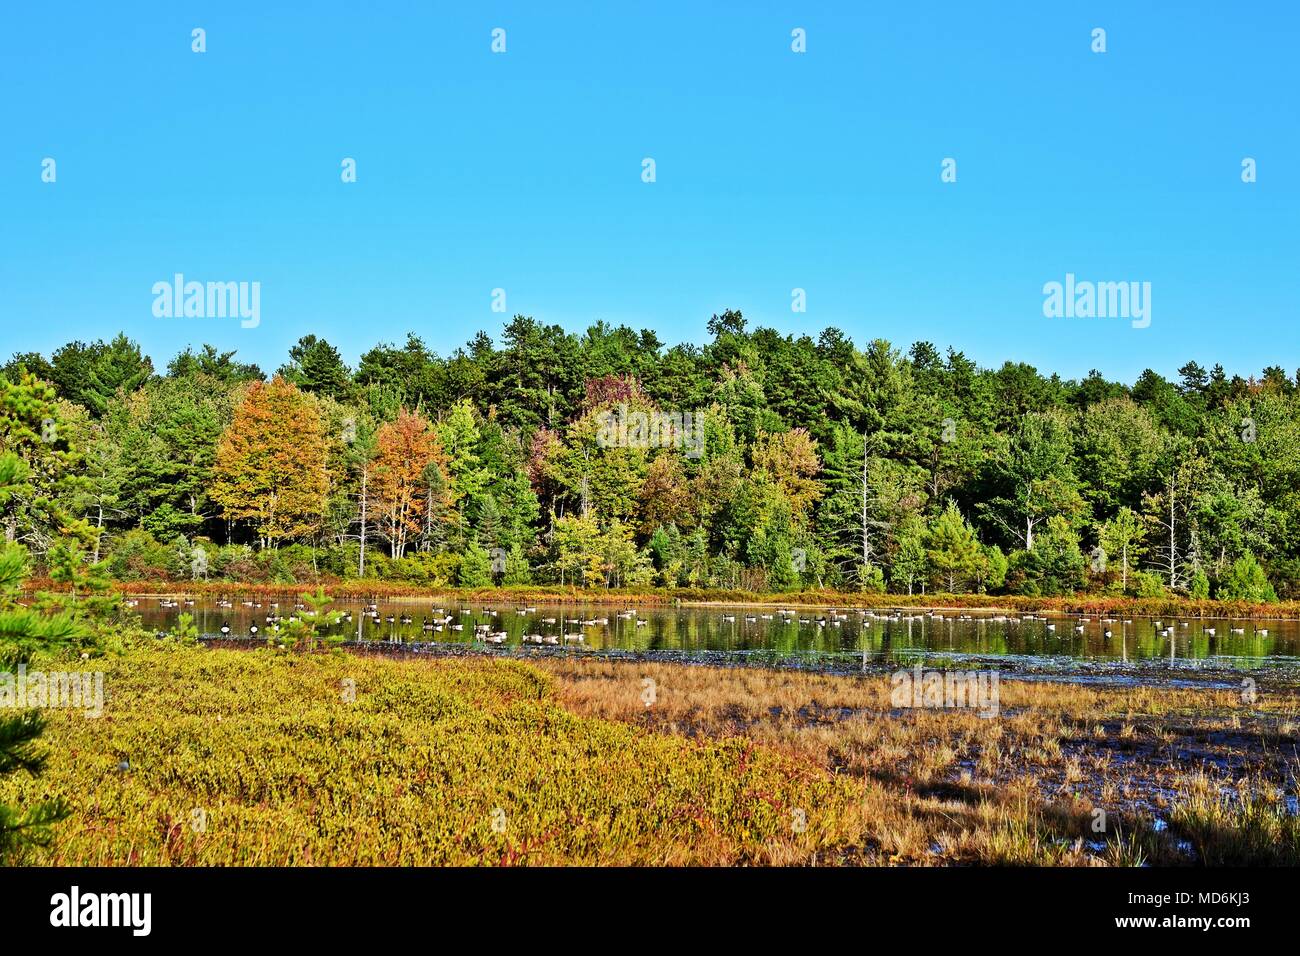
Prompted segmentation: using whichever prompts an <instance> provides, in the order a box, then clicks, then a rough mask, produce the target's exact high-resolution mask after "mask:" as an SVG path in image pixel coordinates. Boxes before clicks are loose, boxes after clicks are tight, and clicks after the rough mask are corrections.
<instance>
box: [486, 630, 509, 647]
mask: <svg viewBox="0 0 1300 956" xmlns="http://www.w3.org/2000/svg"><path fill="white" fill-rule="evenodd" d="M507 636H508V635H507V634H506V632H505V631H493V632H492V633H491V634H489V635H488V636H487V640H488V642H489V643H491V644H504V643H505V642H506V637H507Z"/></svg>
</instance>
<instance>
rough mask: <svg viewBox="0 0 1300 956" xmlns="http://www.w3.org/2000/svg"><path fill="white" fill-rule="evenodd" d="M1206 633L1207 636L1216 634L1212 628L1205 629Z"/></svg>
mask: <svg viewBox="0 0 1300 956" xmlns="http://www.w3.org/2000/svg"><path fill="white" fill-rule="evenodd" d="M1205 633H1206V634H1213V633H1214V628H1212V627H1207V628H1206V629H1205Z"/></svg>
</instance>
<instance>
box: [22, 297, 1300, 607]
mask: <svg viewBox="0 0 1300 956" xmlns="http://www.w3.org/2000/svg"><path fill="white" fill-rule="evenodd" d="M708 328H709V334H710V336H711V337H712V340H711V341H710V342H708V343H707V344H705V345H702V346H695V345H675V346H672V347H668V346H666V345H665V343H663V342H661V341H660V340H659V339H658V337H657V336H656V335H655V333H654V332H651V331H645V330H643V331H640V332H636V331H633V330H632V329H629V328H626V327H618V328H614V327H611V326H609V325H607V324H605V323H598V324H596V325H593V326H592V327H591V328H589V329H588V330H587V331H586V332H585V333H583V334H581V335H578V334H571V333H567V332H565V331H564V330H563V329H561V328H560V327H559V326H555V325H550V326H548V325H543V324H540V323H538V322H536V321H534V320H533V319H531V318H526V317H524V316H516V317H515V318H514V319H513V320H512V321H510V322H509V323H508V324H507V325H506V327H505V329H504V330H503V333H502V335H501V339H500V342H499V344H498V343H494V342H493V340H492V339H491V338H490V337H489V335H487V334H486V333H483V332H480V333H479V334H477V335H476V336H475V337H474V338H473V340H472V341H470V342H469V343H468V344H467V345H466V346H465V347H464V348H460V349H456V350H455V351H454V352H452V353H451V354H450V355H449V356H447V357H440V356H439V355H437V354H434V353H433V352H431V351H430V350H429V349H428V348H426V346H425V345H424V343H423V342H422V341H421V340H420V339H419V338H418V337H417V336H416V335H414V334H412V335H410V336H409V337H408V338H407V340H406V342H405V343H404V344H403V345H400V346H396V345H390V344H380V345H377V346H376V347H374V348H373V349H371V350H370V351H368V352H366V353H365V354H364V355H362V356H361V358H360V361H359V363H358V364H357V366H356V368H349V367H348V365H347V364H346V363H345V362H344V361H343V359H342V358H341V356H340V354H339V352H338V351H337V349H335V348H334V347H333V346H331V345H330V344H329V343H328V342H327V341H325V340H323V339H320V338H317V337H316V336H313V335H309V336H306V337H304V338H302V339H301V340H300V341H299V342H298V344H297V345H296V346H294V347H293V349H291V351H290V353H289V356H288V361H287V362H286V363H285V364H284V365H283V366H282V367H281V368H279V369H278V370H276V371H275V372H274V373H273V374H270V375H267V374H265V373H264V372H263V371H262V370H261V369H259V368H257V367H256V366H253V365H247V364H241V363H240V362H238V361H237V360H236V356H235V353H223V352H220V351H218V350H216V349H214V348H212V347H211V346H204V347H203V348H201V349H200V350H198V351H194V350H192V349H187V350H186V351H185V352H183V353H181V354H180V355H177V356H175V357H174V358H173V359H172V360H171V361H170V362H169V363H168V365H167V367H166V369H165V371H163V372H160V371H159V370H158V369H157V368H156V367H155V366H154V364H153V362H152V361H151V359H150V358H148V357H147V356H145V355H144V354H142V352H141V350H140V348H139V346H138V345H136V344H135V343H133V342H131V341H130V340H128V339H127V338H126V337H125V336H118V337H117V338H115V339H113V340H112V341H110V342H95V343H93V344H86V343H82V342H72V343H69V344H67V345H65V346H63V347H62V348H60V349H58V350H57V351H55V352H54V353H53V354H51V355H50V356H48V357H46V356H42V355H40V354H35V353H29V354H20V355H15V356H14V357H13V358H12V359H11V360H10V361H9V362H8V364H7V365H5V366H4V367H3V369H2V370H0V390H2V391H0V452H12V453H14V454H15V455H16V456H17V457H18V459H19V460H20V462H21V474H20V479H21V480H20V481H18V482H17V484H16V485H15V489H16V490H14V491H13V492H12V493H10V494H8V495H7V496H6V497H5V499H4V500H2V501H0V513H2V518H3V524H4V530H5V537H6V539H7V540H8V541H11V542H12V541H18V542H21V543H23V544H24V545H26V546H27V548H28V550H29V551H30V552H31V553H32V554H33V555H34V556H35V557H36V559H37V560H38V562H40V564H41V566H42V567H43V568H44V569H45V570H46V571H47V572H48V573H49V574H50V575H51V576H52V577H54V578H55V579H58V580H69V581H74V582H75V581H77V580H79V579H81V578H82V577H84V576H86V575H89V574H92V573H93V574H103V575H111V576H112V577H116V578H118V579H122V580H133V579H135V580H138V579H158V578H168V579H173V580H191V579H196V578H206V579H223V578H224V579H230V580H241V581H263V582H277V583H285V584H289V583H295V582H299V581H304V580H311V579H316V578H318V577H325V578H331V577H332V578H340V579H342V578H358V577H361V578H373V579H381V580H393V581H403V582H410V583H412V584H422V585H432V586H447V585H464V586H475V587H482V586H487V585H491V584H506V585H509V584H547V583H562V584H572V585H579V586H585V587H645V586H665V587H700V588H708V587H719V588H744V589H748V590H752V591H787V590H794V589H799V588H810V587H834V588H839V589H843V590H867V591H886V590H887V591H891V592H895V593H903V594H908V593H920V592H922V591H927V592H930V593H933V592H936V591H942V592H954V593H955V592H965V591H985V592H991V593H1014V594H1030V595H1052V594H1068V593H1075V592H1078V591H1089V592H1094V593H1111V594H1120V593H1127V594H1132V595H1137V596H1155V595H1160V594H1167V593H1176V594H1187V595H1191V596H1194V597H1207V596H1213V597H1224V598H1234V599H1244V600H1257V601H1258V600H1274V599H1276V598H1277V597H1278V596H1279V595H1280V596H1281V597H1282V598H1287V599H1291V598H1300V535H1297V531H1298V530H1300V387H1298V385H1300V373H1297V375H1296V376H1295V377H1288V375H1287V374H1286V373H1285V372H1284V371H1283V370H1282V369H1281V368H1279V367H1272V368H1268V369H1265V370H1264V371H1263V373H1262V374H1261V375H1260V376H1259V377H1251V378H1249V379H1243V378H1240V377H1236V376H1234V377H1231V378H1230V377H1228V376H1227V375H1226V374H1225V373H1224V371H1223V369H1222V368H1221V367H1220V366H1217V365H1216V366H1214V367H1213V368H1210V369H1208V370H1207V369H1206V368H1205V367H1203V366H1202V365H1200V364H1198V363H1197V362H1194V361H1189V362H1188V363H1187V364H1186V365H1184V366H1183V367H1182V368H1181V369H1179V370H1178V376H1179V377H1178V379H1177V380H1176V381H1170V380H1168V379H1166V378H1164V377H1162V376H1161V375H1159V374H1157V373H1156V372H1154V371H1150V370H1148V371H1146V372H1144V373H1143V374H1142V375H1141V377H1140V378H1139V379H1138V380H1137V381H1136V382H1135V383H1134V384H1132V385H1127V384H1122V383H1118V382H1112V381H1108V380H1106V379H1105V378H1103V377H1102V376H1101V375H1100V374H1098V373H1097V372H1093V373H1091V374H1089V375H1088V376H1087V377H1086V378H1084V379H1082V380H1079V381H1074V380H1063V379H1061V378H1060V377H1059V376H1057V375H1054V374H1051V375H1044V374H1042V373H1040V372H1039V371H1037V370H1036V369H1034V368H1032V367H1030V366H1028V365H1025V364H1020V363H1015V362H1010V361H1008V362H1006V363H1005V364H1003V365H1002V366H1001V367H1000V368H996V369H993V368H980V367H978V366H977V365H976V364H975V363H974V362H972V361H971V360H970V359H968V358H967V357H966V356H965V355H964V354H962V353H961V352H959V351H955V350H953V349H949V350H948V351H947V352H946V354H945V353H941V352H940V351H939V350H938V349H937V348H936V347H935V346H934V345H932V344H931V343H928V342H917V343H916V344H914V345H912V346H911V348H910V349H908V350H907V352H906V353H903V352H901V351H899V350H898V349H895V348H894V347H892V346H891V345H890V344H889V343H887V342H884V341H881V340H875V341H871V342H868V343H866V344H865V345H862V346H858V345H855V344H854V343H853V342H852V341H850V340H849V338H847V337H846V336H845V335H844V334H843V333H842V332H840V331H838V330H836V329H833V328H831V329H827V330H826V331H824V332H822V334H821V335H820V336H819V337H818V338H817V339H815V340H814V339H813V338H810V337H808V336H801V337H797V338H796V337H793V336H788V335H785V336H783V335H781V334H780V333H779V332H777V331H774V330H772V329H768V328H757V329H753V330H752V331H751V330H749V329H748V328H747V327H746V323H745V320H744V318H743V317H742V316H741V315H740V313H738V312H734V311H728V312H725V313H723V314H721V315H715V316H713V318H712V319H711V320H710V322H709V325H708Z"/></svg>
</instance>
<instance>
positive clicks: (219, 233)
mask: <svg viewBox="0 0 1300 956" xmlns="http://www.w3.org/2000/svg"><path fill="white" fill-rule="evenodd" d="M272 7H274V8H275V9H269V8H272ZM291 7H298V8H299V9H291ZM981 7H982V8H984V9H983V10H981V9H978V8H981ZM994 9H996V11H997V12H996V13H991V12H989V11H990V10H994ZM194 27H202V28H204V29H205V30H206V32H207V52H206V53H204V54H195V53H193V52H191V49H190V46H191V30H192V29H193V28H194ZM494 27H501V28H504V29H505V30H506V42H507V52H506V53H505V54H493V53H492V52H491V49H490V43H491V31H492V29H493V28H494ZM795 27H802V28H804V29H805V30H806V31H807V47H808V49H807V53H805V54H802V55H800V54H795V53H793V52H792V51H791V49H790V43H791V40H790V31H791V30H792V29H793V28H795ZM1094 27H1103V28H1105V29H1106V31H1107V52H1106V53H1105V54H1095V53H1093V52H1092V51H1091V49H1090V44H1091V37H1090V34H1091V31H1092V29H1093V28H1094ZM1298 35H1300V12H1297V7H1296V6H1295V5H1293V4H1290V3H1281V2H1278V3H1262V4H1254V5H1250V6H1249V7H1246V8H1243V7H1241V6H1240V5H1235V4H1231V3H1227V2H1223V3H1207V2H1191V3H1180V4H1178V5H1176V6H1175V5H1174V4H1167V3H1155V2H1145V3H1133V2H1123V3H1069V2H1062V3H1042V2H1026V3H1002V4H993V5H989V4H968V3H927V4H864V3H852V4H848V3H844V4H831V3H820V4H812V3H745V4H740V3H735V4H731V3H710V4H699V3H676V2H660V3H655V4H636V5H633V4H630V3H609V4H597V3H590V4H570V3H551V2H548V3H546V4H537V3H530V4H523V3H520V4H502V3H496V4H492V3H489V4H482V5H480V4H463V5H451V4H435V3H430V2H382V0H377V2H371V3H352V2H348V3H335V2H330V0H319V2H315V3H312V4H310V5H289V4H268V3H265V2H231V0H223V2H215V0H214V2H209V3H185V2H176V0H169V2H156V3H155V2H137V3H128V4H101V3H89V2H86V3H64V4H57V5H46V4H34V3H33V4H21V5H19V4H8V5H6V6H5V8H4V11H3V13H0V85H2V86H3V89H4V90H5V93H4V95H3V97H0V210H2V211H3V212H2V215H0V330H2V331H3V339H2V340H0V351H2V352H3V353H4V355H5V356H7V355H8V354H9V353H10V352H13V351H26V350H39V351H43V352H49V351H51V350H52V349H54V348H56V347H57V346H58V345H60V344H62V343H63V342H65V341H67V340H69V339H73V338H80V339H95V338H107V337H111V336H112V335H113V334H115V333H116V332H117V331H119V330H122V331H125V332H127V333H128V334H129V335H130V336H131V337H133V338H135V339H137V340H138V341H140V342H141V343H142V344H143V345H144V346H145V348H146V350H147V351H148V352H149V353H150V354H151V355H153V356H154V359H155V361H156V362H158V363H159V364H160V365H161V364H163V363H164V362H165V361H166V360H167V359H168V358H169V357H170V356H171V355H173V354H174V353H175V352H177V351H178V350H180V349H181V348H183V347H184V346H185V345H186V344H191V343H192V344H194V345H198V344H200V343H202V342H211V343H213V344H216V345H218V346H220V347H222V348H224V349H237V350H238V353H239V356H240V357H241V358H243V359H245V360H250V361H256V362H259V363H260V364H262V365H263V367H265V368H274V367H276V366H277V365H279V364H280V363H281V362H282V361H283V359H284V356H285V353H286V351H287V349H288V347H289V345H290V344H291V343H292V342H294V341H295V340H296V339H297V338H298V337H299V336H301V335H304V334H306V333H309V332H311V333H316V334H317V335H322V336H324V337H326V338H328V339H329V340H330V341H331V342H334V343H335V344H336V345H338V346H339V347H340V349H341V350H342V351H343V353H344V356H345V357H346V358H347V359H348V360H349V361H350V362H354V361H355V360H356V358H357V356H358V355H359V354H360V353H361V352H362V351H364V350H365V349H366V348H368V347H370V346H371V345H373V344H374V343H375V342H377V341H379V340H389V341H394V342H398V343H400V342H401V341H403V340H404V338H405V335H406V332H407V331H408V330H414V331H416V332H417V333H419V334H420V335H421V336H422V337H423V338H424V339H425V341H426V342H428V343H429V344H430V346H431V347H433V348H435V349H437V350H438V351H439V352H440V353H442V354H446V353H448V352H449V351H451V350H452V349H453V348H455V347H456V346H458V345H460V344H463V343H464V342H465V341H466V340H467V339H468V338H469V337H470V336H471V335H472V334H473V332H474V331H476V330H477V329H480V328H482V329H484V330H486V331H488V332H489V334H491V335H493V336H494V337H496V336H497V335H498V334H499V330H500V327H501V324H502V319H503V316H501V315H499V314H497V313H494V312H492V311H491V308H490V307H491V302H492V299H491V293H492V290H493V289H494V288H498V287H499V288H504V289H505V290H506V297H507V300H506V301H507V307H508V311H509V313H510V314H514V313H516V312H520V313H524V314H528V315H533V316H536V317H537V318H538V319H540V320H543V321H546V322H557V323H559V324H561V325H563V326H564V327H566V328H568V329H571V330H575V331H581V330H583V329H585V328H586V327H587V326H588V325H589V324H591V323H592V322H594V321H596V320H597V319H604V320H606V321H608V322H611V323H615V324H617V323H627V324H629V325H632V326H633V327H635V328H641V327H649V328H654V329H655V330H657V331H658V333H659V335H660V337H661V338H662V339H664V340H665V341H667V342H669V343H675V342H678V341H697V342H703V341H704V340H705V339H706V338H707V333H706V331H705V323H706V321H707V319H708V317H709V315H710V314H711V313H713V312H717V311H722V310H723V309H725V308H729V307H730V308H738V309H741V310H742V311H744V313H745V314H746V316H747V317H748V318H749V319H750V320H751V322H752V323H762V324H766V325H771V326H773V327H775V328H778V329H780V330H782V331H787V332H794V333H800V332H805V331H806V332H810V333H812V334H814V335H815V334H816V332H817V331H819V330H820V329H822V328H824V327H826V326H829V325H834V326H837V327H839V328H841V329H842V330H844V331H845V332H846V333H848V334H849V335H850V336H851V337H852V338H853V339H854V340H855V341H858V342H863V341H866V340H868V339H871V338H875V337H883V338H887V339H889V340H890V341H892V342H894V343H895V344H896V345H898V346H900V347H903V348H906V347H907V346H908V345H909V344H910V343H911V342H913V341H914V340H917V339H929V340H931V341H933V342H935V343H936V344H937V345H939V346H941V347H944V346H947V345H950V344H951V345H954V346H956V347H958V348H960V349H963V350H964V351H965V352H966V353H967V354H968V355H970V356H972V357H974V358H975V359H977V360H979V361H980V362H982V363H985V364H993V363H999V364H1000V362H1001V361H1002V360H1004V359H1006V358H1012V359H1017V360H1023V361H1028V362H1031V363H1034V364H1035V365H1037V366H1038V367H1039V368H1040V369H1044V370H1052V371H1059V372H1061V373H1062V374H1064V375H1067V376H1078V375H1082V374H1085V373H1086V372H1087V371H1088V370H1089V369H1090V368H1094V367H1095V368H1098V369H1100V370H1101V371H1102V372H1103V373H1105V374H1107V375H1108V376H1111V377H1115V378H1122V379H1126V380H1129V381H1131V380H1132V379H1133V378H1135V377H1136V375H1137V374H1138V373H1139V372H1140V371H1141V370H1142V369H1143V368H1145V367H1148V366H1150V367H1153V368H1156V369H1157V370H1159V371H1161V372H1163V373H1165V374H1167V375H1171V376H1172V375H1173V374H1174V372H1175V370H1176V369H1177V367H1178V366H1179V365H1181V364H1182V363H1183V362H1184V361H1186V360H1187V359H1189V358H1195V359H1197V360H1199V361H1201V362H1202V363H1203V364H1206V365H1209V364H1212V363H1214V362H1216V361H1218V362H1222V363H1223V364H1224V366H1225V367H1226V368H1227V369H1228V371H1229V372H1239V373H1241V374H1250V373H1252V372H1258V370H1259V369H1261V368H1262V367H1263V366H1265V365H1269V364H1274V363H1277V364H1281V365H1282V366H1283V367H1285V368H1287V369H1288V370H1293V369H1295V368H1296V367H1297V366H1300V354H1297V349H1296V341H1297V338H1296V332H1295V329H1296V325H1297V319H1300V311H1298V310H1297V307H1296V289H1295V285H1296V279H1297V276H1298V275H1300V237H1298V236H1297V225H1298V224H1300V169H1298V168H1297V161H1298V158H1300V109H1298V108H1297V97H1298V95H1300V65H1298V60H1300V58H1298V57H1297V55H1296V52H1295V50H1296V41H1297V38H1298ZM1247 156H1249V157H1253V158H1255V159H1256V161H1257V163H1258V177H1259V181H1258V182H1256V183H1254V184H1250V185H1247V184H1243V183H1242V182H1241V177H1240V170H1241V161H1242V159H1243V157H1247ZM45 157H53V158H54V159H55V160H56V162H57V164H58V165H57V181H56V182H55V183H54V184H48V183H43V182H41V163H42V160H43V158H45ZM344 157H353V158H355V159H356V161H357V170H358V181H357V182H356V183H352V184H344V183H342V182H341V181H340V162H341V160H342V159H343V158H344ZM644 157H653V158H654V159H655V161H656V165H657V181H656V182H655V183H653V184H647V183H643V182H642V181H641V161H642V159H643V158H644ZM946 157H952V158H954V159H956V161H957V170H958V179H957V182H956V183H953V184H944V183H941V182H940V175H939V174H940V164H941V161H942V160H943V159H944V158H946ZM176 272H181V273H184V274H185V276H186V277H187V278H188V279H197V280H200V281H209V280H211V281H229V280H235V281H238V280H244V281H258V282H260V283H261V289H262V291H261V324H260V325H259V326H258V327H257V328H255V329H243V328H240V325H239V322H238V321H237V320H231V319H195V318H191V319H159V318H155V317H154V315H153V313H152V304H153V297H152V294H151V291H150V290H151V288H152V286H153V284H154V283H155V282H158V281H169V280H170V279H171V277H172V275H173V274H174V273H176ZM1067 272H1073V273H1075V274H1076V275H1077V276H1078V277H1079V278H1080V279H1092V280H1098V281H1128V280H1131V281H1146V282H1150V283H1151V285H1152V322H1151V326H1150V327H1149V328H1146V329H1133V328H1131V327H1130V324H1129V322H1127V321H1124V320H1116V319H1109V320H1107V319H1048V318H1044V317H1043V314H1042V302H1043V294H1042V286H1043V284H1044V283H1045V282H1049V281H1053V280H1056V281H1061V280H1063V278H1064V276H1065V274H1066V273H1067ZM796 287H799V288H803V289H805V290H806V292H807V312H806V313H802V314H798V313H793V312H791V309H790V302H791V289H793V288H796Z"/></svg>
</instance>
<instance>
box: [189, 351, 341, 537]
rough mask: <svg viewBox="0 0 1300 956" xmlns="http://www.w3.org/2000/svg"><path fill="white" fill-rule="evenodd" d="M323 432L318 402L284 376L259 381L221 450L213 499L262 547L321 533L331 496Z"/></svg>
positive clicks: (237, 410) (240, 407)
mask: <svg viewBox="0 0 1300 956" xmlns="http://www.w3.org/2000/svg"><path fill="white" fill-rule="evenodd" d="M326 458H327V446H326V437H325V425H324V422H323V420H322V418H321V413H320V408H319V406H318V403H317V401H316V399H315V397H314V396H312V395H310V394H307V393H305V392H301V391H299V390H298V388H297V387H296V386H295V385H293V384H292V383H290V382H287V381H285V380H284V379H283V378H281V377H280V376H278V375H277V376H276V377H275V378H273V379H271V381H270V382H253V383H252V384H251V385H249V387H248V390H247V391H246V392H245V393H244V397H243V400H242V401H241V402H240V403H239V405H238V406H237V407H236V408H235V415H234V419H233V420H232V421H231V423H230V424H229V425H228V426H227V427H226V430H225V431H224V432H222V435H221V440H220V441H219V442H218V443H217V460H216V463H215V465H214V466H213V483H212V498H213V500H215V501H216V502H217V503H218V504H219V505H221V507H222V509H223V510H224V511H225V514H226V517H227V518H228V519H230V520H232V521H249V522H251V523H252V524H253V527H254V530H255V531H256V533H257V536H258V538H259V539H260V541H261V545H262V547H274V546H276V545H277V544H279V542H281V541H283V540H285V539H291V540H292V539H294V538H301V537H304V536H306V535H309V534H311V533H312V532H313V531H315V530H316V529H317V528H318V527H319V526H320V523H321V520H322V515H323V514H324V511H325V499H326V494H327V492H328V489H329V479H328V476H327V473H326Z"/></svg>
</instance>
